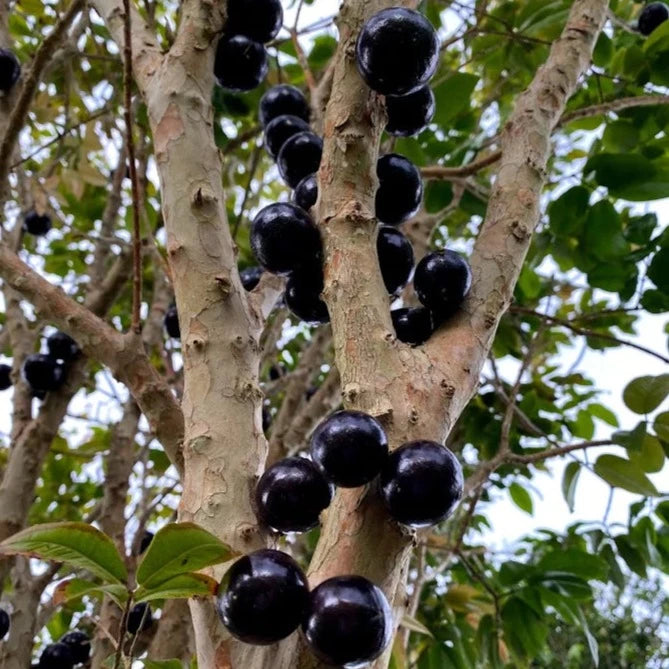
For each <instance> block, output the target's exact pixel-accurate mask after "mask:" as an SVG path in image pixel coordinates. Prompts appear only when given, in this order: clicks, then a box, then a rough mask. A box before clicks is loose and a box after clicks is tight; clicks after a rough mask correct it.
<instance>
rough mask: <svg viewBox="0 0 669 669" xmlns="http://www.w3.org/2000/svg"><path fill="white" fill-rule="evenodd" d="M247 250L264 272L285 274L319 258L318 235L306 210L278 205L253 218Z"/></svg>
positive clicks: (284, 203) (319, 239)
mask: <svg viewBox="0 0 669 669" xmlns="http://www.w3.org/2000/svg"><path fill="white" fill-rule="evenodd" d="M296 137H297V135H296ZM289 141H290V140H289ZM251 248H252V249H253V252H254V253H255V256H256V258H257V260H258V262H259V263H260V264H261V265H262V266H263V267H264V268H265V269H266V270H267V271H268V272H272V273H273V274H288V273H289V272H293V271H295V270H296V269H299V268H300V267H302V266H303V265H305V264H307V263H310V262H314V259H316V258H320V256H321V236H320V233H319V232H318V228H316V226H315V225H314V223H313V221H312V220H311V217H310V216H309V214H307V212H306V211H304V210H303V209H300V207H298V206H297V205H294V204H292V203H290V202H280V203H276V204H270V205H269V206H267V207H265V208H264V209H262V210H261V211H260V212H259V213H258V214H257V216H256V217H255V218H254V219H253V225H252V227H251Z"/></svg>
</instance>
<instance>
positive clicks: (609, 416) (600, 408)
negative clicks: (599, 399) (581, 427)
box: [588, 403, 619, 427]
mask: <svg viewBox="0 0 669 669" xmlns="http://www.w3.org/2000/svg"><path fill="white" fill-rule="evenodd" d="M588 411H589V412H590V414H591V415H593V416H594V417H595V418H599V420H601V421H604V422H605V423H607V424H608V425H611V426H612V427H618V425H619V423H618V418H617V417H616V415H615V414H614V413H613V411H611V409H607V408H606V407H605V406H604V405H603V404H597V403H594V404H590V405H589V406H588Z"/></svg>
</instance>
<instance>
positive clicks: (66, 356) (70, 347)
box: [46, 330, 79, 362]
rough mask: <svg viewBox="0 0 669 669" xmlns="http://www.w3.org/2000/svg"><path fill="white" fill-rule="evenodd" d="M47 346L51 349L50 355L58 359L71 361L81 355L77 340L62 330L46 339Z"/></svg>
mask: <svg viewBox="0 0 669 669" xmlns="http://www.w3.org/2000/svg"><path fill="white" fill-rule="evenodd" d="M46 346H47V348H48V349H49V355H50V356H51V357H52V358H56V360H62V361H63V362H69V361H70V360H73V359H74V358H76V357H77V356H78V355H79V347H78V346H77V342H76V341H74V339H72V337H70V335H68V334H65V333H64V332H61V331H60V330H59V331H58V332H54V333H53V334H52V335H49V337H48V338H47V340H46Z"/></svg>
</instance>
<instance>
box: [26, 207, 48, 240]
mask: <svg viewBox="0 0 669 669" xmlns="http://www.w3.org/2000/svg"><path fill="white" fill-rule="evenodd" d="M51 225H52V223H51V216H49V214H38V213H37V212H36V211H35V210H34V209H33V210H32V211H29V212H28V213H27V214H26V215H25V216H24V217H23V231H24V232H27V233H29V234H31V235H34V236H35V237H44V235H46V233H47V232H49V230H51Z"/></svg>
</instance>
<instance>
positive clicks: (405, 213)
mask: <svg viewBox="0 0 669 669" xmlns="http://www.w3.org/2000/svg"><path fill="white" fill-rule="evenodd" d="M376 175H377V176H378V178H379V188H378V190H377V191H376V217H377V218H378V219H379V221H381V222H382V223H387V224H389V225H398V224H399V223H402V222H404V221H406V220H407V219H408V218H411V216H413V215H414V214H415V213H416V212H417V211H418V208H419V207H420V203H421V201H422V199H423V180H422V178H421V176H420V172H419V171H418V169H417V168H416V166H415V165H414V164H413V163H412V162H411V161H410V160H409V159H408V158H405V157H404V156H400V155H398V154H397V153H388V154H386V155H385V156H381V158H379V162H378V163H377V165H376Z"/></svg>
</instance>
